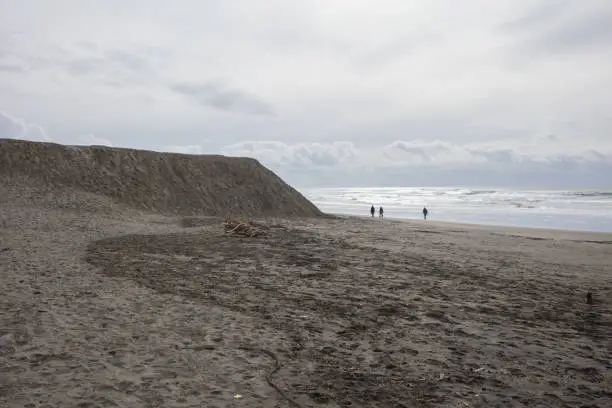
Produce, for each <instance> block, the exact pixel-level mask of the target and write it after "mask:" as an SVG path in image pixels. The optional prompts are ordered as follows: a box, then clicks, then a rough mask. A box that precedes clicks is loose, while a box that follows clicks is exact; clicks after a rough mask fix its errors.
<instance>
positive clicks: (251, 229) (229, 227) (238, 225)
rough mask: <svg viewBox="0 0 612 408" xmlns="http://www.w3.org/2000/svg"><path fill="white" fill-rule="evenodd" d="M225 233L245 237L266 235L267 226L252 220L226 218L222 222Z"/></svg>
mask: <svg viewBox="0 0 612 408" xmlns="http://www.w3.org/2000/svg"><path fill="white" fill-rule="evenodd" d="M223 227H224V228H225V233H226V234H237V235H243V236H245V237H250V238H252V237H259V236H263V235H267V233H268V230H269V228H268V227H267V226H265V225H262V224H258V223H255V222H252V221H238V220H232V219H229V218H228V219H227V220H225V222H224V223H223Z"/></svg>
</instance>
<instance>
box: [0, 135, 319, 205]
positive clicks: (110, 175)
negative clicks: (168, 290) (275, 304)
mask: <svg viewBox="0 0 612 408" xmlns="http://www.w3.org/2000/svg"><path fill="white" fill-rule="evenodd" d="M2 176H4V177H15V176H18V177H24V176H27V177H28V178H30V179H32V180H35V181H39V182H41V183H42V185H43V186H44V187H45V188H48V189H53V188H55V187H70V188H73V189H75V190H81V191H84V192H88V193H94V194H100V195H103V196H107V197H110V198H112V199H113V201H115V202H117V203H122V204H127V205H130V206H133V207H135V208H139V209H143V210H150V211H156V212H160V213H163V214H183V215H188V214H197V215H219V216H226V215H253V216H261V215H275V216H280V215H287V216H307V217H308V216H317V215H321V214H320V212H319V210H318V209H317V208H316V207H315V206H314V205H313V204H311V203H310V202H309V201H308V200H307V199H306V198H304V197H303V196H302V195H301V194H300V193H299V192H298V191H296V190H295V189H293V188H292V187H291V186H289V185H287V184H286V183H285V182H284V181H283V180H281V179H280V178H279V177H278V176H276V175H275V174H274V173H273V172H271V171H270V170H268V169H267V168H265V167H264V166H262V165H261V164H260V163H259V162H257V161H256V160H254V159H250V158H234V157H224V156H215V155H200V156H194V155H186V154H174V153H157V152H151V151H145V150H133V149H120V148H111V147H104V146H90V147H84V146H64V145H59V144H53V143H39V142H28V141H22V140H12V139H0V177H2Z"/></svg>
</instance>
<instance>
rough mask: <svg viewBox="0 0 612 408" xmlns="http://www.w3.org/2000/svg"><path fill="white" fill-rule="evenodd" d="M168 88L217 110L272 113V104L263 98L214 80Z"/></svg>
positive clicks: (175, 85) (255, 113) (178, 84)
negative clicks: (216, 82)
mask: <svg viewBox="0 0 612 408" xmlns="http://www.w3.org/2000/svg"><path fill="white" fill-rule="evenodd" d="M170 89H171V90H172V91H174V92H176V93H178V94H180V95H183V96H186V97H187V98H189V99H190V100H192V101H194V102H196V103H197V104H199V105H202V106H207V107H211V108H214V109H217V110H221V111H230V112H244V113H250V114H254V115H274V110H273V109H272V106H270V105H269V104H268V103H267V102H265V101H264V100H262V99H260V98H257V97H256V96H254V95H251V94H250V93H248V92H245V91H241V90H235V89H228V88H225V87H223V86H221V85H219V84H215V83H214V82H206V83H201V84H195V83H177V84H173V85H170Z"/></svg>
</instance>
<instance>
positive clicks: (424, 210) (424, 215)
mask: <svg viewBox="0 0 612 408" xmlns="http://www.w3.org/2000/svg"><path fill="white" fill-rule="evenodd" d="M428 213H429V211H427V208H426V207H423V219H425V220H426V219H427V214H428Z"/></svg>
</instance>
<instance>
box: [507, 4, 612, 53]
mask: <svg viewBox="0 0 612 408" xmlns="http://www.w3.org/2000/svg"><path fill="white" fill-rule="evenodd" d="M578 5H579V6H580V7H578ZM502 28H503V29H505V30H506V31H507V32H508V33H510V34H511V35H514V36H516V37H517V38H521V40H520V41H519V44H520V48H521V49H523V50H525V51H528V52H530V53H533V54H539V55H541V54H544V55H547V54H560V53H574V52H577V51H581V50H593V49H597V48H599V47H607V48H609V47H611V46H612V4H611V3H610V2H608V1H592V2H589V3H575V2H560V1H554V2H547V3H545V5H544V6H541V7H540V8H536V9H535V10H533V11H532V12H531V13H529V14H527V15H525V16H524V17H523V18H520V19H517V20H515V21H512V22H509V23H506V24H504V25H502Z"/></svg>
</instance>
